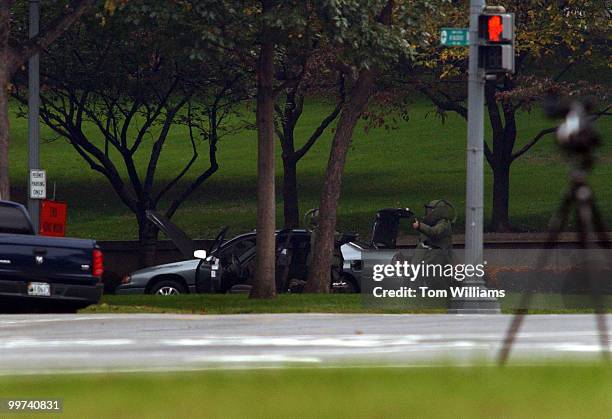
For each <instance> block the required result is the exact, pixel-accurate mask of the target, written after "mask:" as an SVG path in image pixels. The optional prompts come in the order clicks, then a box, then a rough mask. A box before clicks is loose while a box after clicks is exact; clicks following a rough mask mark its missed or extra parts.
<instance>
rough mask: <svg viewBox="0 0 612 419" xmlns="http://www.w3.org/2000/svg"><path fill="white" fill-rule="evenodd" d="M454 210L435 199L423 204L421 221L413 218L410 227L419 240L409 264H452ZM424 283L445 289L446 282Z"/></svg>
mask: <svg viewBox="0 0 612 419" xmlns="http://www.w3.org/2000/svg"><path fill="white" fill-rule="evenodd" d="M455 220H456V215H455V208H454V207H453V205H452V204H451V203H450V202H448V201H447V200H445V199H436V200H434V201H431V202H428V203H427V204H425V217H424V218H423V220H422V221H421V220H419V219H417V218H415V220H414V223H413V224H412V227H413V228H414V229H415V230H417V231H418V232H419V233H420V235H419V240H418V242H417V246H416V249H415V252H414V255H413V257H412V261H411V263H412V264H413V265H414V264H421V263H423V264H425V265H441V266H445V265H448V264H453V263H454V257H453V223H454V222H455ZM425 281H426V282H427V284H428V285H430V286H435V287H436V288H440V287H442V288H446V287H447V286H448V281H445V280H444V278H440V277H436V276H434V277H431V276H430V277H428V278H425Z"/></svg>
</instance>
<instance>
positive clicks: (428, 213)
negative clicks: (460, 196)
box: [424, 199, 457, 225]
mask: <svg viewBox="0 0 612 419" xmlns="http://www.w3.org/2000/svg"><path fill="white" fill-rule="evenodd" d="M441 220H448V221H450V222H451V223H454V222H455V221H457V213H456V211H455V207H454V206H453V204H451V203H450V202H448V201H447V200H446V199H435V200H433V201H429V202H428V203H426V204H425V219H424V221H425V223H427V224H429V225H434V224H436V223H437V222H439V221H441Z"/></svg>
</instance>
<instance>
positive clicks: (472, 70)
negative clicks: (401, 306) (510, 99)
mask: <svg viewBox="0 0 612 419" xmlns="http://www.w3.org/2000/svg"><path fill="white" fill-rule="evenodd" d="M485 5H486V4H485V1H484V0H471V2H470V36H469V43H470V44H469V45H470V60H469V69H468V76H469V78H468V133H467V185H466V203H465V263H466V264H471V265H477V264H480V263H483V239H482V230H483V224H484V214H483V206H484V205H483V200H484V88H485V74H484V71H483V70H481V69H479V66H478V16H479V15H480V13H481V12H482V10H483V8H484V6H485ZM463 286H466V287H478V288H481V289H486V288H485V283H484V280H482V279H480V278H478V277H475V276H474V277H471V278H466V280H465V281H464V284H463ZM449 313H457V314H460V313H499V304H498V302H497V300H496V299H494V298H492V299H489V298H485V299H483V298H458V299H453V300H451V304H450V308H449Z"/></svg>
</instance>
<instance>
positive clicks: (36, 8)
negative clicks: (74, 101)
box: [28, 0, 46, 226]
mask: <svg viewBox="0 0 612 419" xmlns="http://www.w3.org/2000/svg"><path fill="white" fill-rule="evenodd" d="M39 22H40V0H29V28H28V31H29V36H30V38H34V37H35V36H36V35H38V28H39ZM39 117H40V55H39V54H35V55H33V56H32V57H31V58H30V60H29V62H28V166H29V169H30V186H32V179H33V178H32V173H33V172H40V171H39V170H38V169H39V168H40V155H39V143H40V141H39V140H40V125H39V124H40V121H39ZM43 182H44V180H43ZM32 191H33V189H32V188H30V199H28V211H29V212H30V217H31V218H32V222H33V223H34V225H35V226H37V225H38V224H39V218H40V203H39V201H38V200H39V199H44V198H45V197H46V192H45V194H44V196H42V197H38V196H37V195H34V194H33V193H32ZM35 191H37V192H40V189H35Z"/></svg>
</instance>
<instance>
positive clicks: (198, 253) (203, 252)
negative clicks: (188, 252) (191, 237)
mask: <svg viewBox="0 0 612 419" xmlns="http://www.w3.org/2000/svg"><path fill="white" fill-rule="evenodd" d="M206 256H207V255H206V250H196V251H195V252H193V257H194V258H196V259H202V260H205V259H206Z"/></svg>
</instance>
